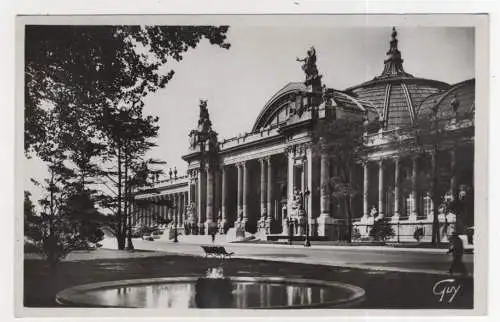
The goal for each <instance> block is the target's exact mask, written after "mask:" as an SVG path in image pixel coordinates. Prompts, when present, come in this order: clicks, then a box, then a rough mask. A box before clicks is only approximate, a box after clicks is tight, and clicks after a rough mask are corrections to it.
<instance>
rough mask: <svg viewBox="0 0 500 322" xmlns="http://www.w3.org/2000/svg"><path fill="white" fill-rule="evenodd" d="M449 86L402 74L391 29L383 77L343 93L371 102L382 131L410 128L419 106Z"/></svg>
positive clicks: (401, 64)
mask: <svg viewBox="0 0 500 322" xmlns="http://www.w3.org/2000/svg"><path fill="white" fill-rule="evenodd" d="M449 87H450V85H449V84H446V83H443V82H439V81H435V80H430V79H424V78H418V77H414V76H413V75H411V74H409V73H407V72H405V71H404V68H403V59H402V58H401V52H400V51H399V49H398V39H397V31H396V29H395V28H393V29H392V37H391V41H390V48H389V51H388V52H387V58H386V59H385V60H384V70H383V71H382V74H381V75H380V76H378V77H375V78H374V79H372V80H370V81H367V82H364V83H362V84H360V85H356V86H353V87H350V88H348V89H346V92H347V93H348V94H350V95H351V96H353V97H355V98H357V99H359V100H363V101H367V102H370V103H371V104H373V106H375V107H376V109H377V111H378V113H379V118H380V120H381V121H382V124H383V126H384V128H385V129H394V128H404V127H408V126H410V125H411V124H412V123H413V121H414V120H415V117H416V115H417V109H418V107H419V106H420V104H421V103H422V102H423V101H424V100H425V99H426V98H427V97H429V96H430V95H433V94H436V93H439V92H442V91H444V90H447V89H448V88H449Z"/></svg>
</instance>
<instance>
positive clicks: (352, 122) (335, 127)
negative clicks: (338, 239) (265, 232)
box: [313, 118, 363, 242]
mask: <svg viewBox="0 0 500 322" xmlns="http://www.w3.org/2000/svg"><path fill="white" fill-rule="evenodd" d="M315 135H316V136H317V137H319V140H317V143H316V144H314V146H313V153H314V154H315V155H326V156H327V157H328V158H329V160H330V164H331V169H332V170H333V172H331V173H330V178H329V179H328V181H327V182H326V183H325V185H324V186H322V187H320V188H321V189H325V190H326V192H327V193H328V194H329V195H330V196H331V197H333V198H335V199H336V200H337V201H338V202H341V203H342V204H343V205H344V209H345V211H346V222H347V232H346V233H347V234H346V235H347V236H346V237H347V238H346V239H347V241H348V242H351V241H352V217H353V214H352V207H351V201H352V198H353V197H355V196H356V195H358V194H359V193H360V192H361V187H359V186H358V184H357V183H356V181H355V180H354V179H353V176H354V165H355V164H356V163H357V162H359V161H360V160H361V156H362V154H363V123H362V120H359V119H348V118H342V119H336V120H328V121H325V122H321V123H319V124H318V126H317V128H316V134H315Z"/></svg>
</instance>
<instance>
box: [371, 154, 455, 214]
mask: <svg viewBox="0 0 500 322" xmlns="http://www.w3.org/2000/svg"><path fill="white" fill-rule="evenodd" d="M446 153H448V154H449V161H450V162H449V165H448V166H449V169H450V174H451V175H450V183H449V190H450V191H451V192H455V191H457V178H456V175H455V171H456V170H455V167H456V161H455V153H456V152H455V150H453V149H452V150H449V151H447V152H446ZM408 159H410V160H411V166H410V167H411V192H410V193H409V195H408V199H406V198H403V196H402V193H401V180H402V173H401V172H402V170H403V169H405V170H407V168H405V166H403V165H402V161H403V160H402V158H401V157H400V156H394V157H389V158H383V159H379V160H370V161H365V162H363V163H362V166H363V217H368V216H369V215H370V212H371V210H370V207H369V187H370V186H371V182H370V166H369V165H370V164H373V163H375V164H376V165H377V172H378V175H377V180H378V196H377V198H378V200H377V209H376V210H377V215H378V216H380V217H383V216H386V215H388V214H392V217H393V218H399V217H408V218H410V219H416V218H417V217H419V216H422V215H423V213H422V209H420V200H421V199H422V197H423V196H422V195H421V194H422V191H420V190H421V189H420V188H421V187H419V183H418V182H417V181H418V180H419V179H418V176H419V172H420V171H421V169H419V166H420V163H419V160H420V159H419V157H418V156H411V157H409V158H408ZM434 162H436V158H435V156H434V155H433V154H431V166H432V164H433V163H434ZM389 165H393V167H394V174H393V176H392V178H393V179H394V182H393V183H392V184H390V183H389V186H392V187H393V198H394V199H393V205H392V209H386V206H387V203H386V201H387V200H386V199H385V198H386V193H385V192H386V191H385V189H386V188H387V187H386V186H387V185H386V183H385V182H384V178H385V177H386V175H385V174H386V171H387V170H388V166H389ZM425 170H427V171H429V169H425ZM438 171H439V170H438ZM408 173H410V171H408ZM406 201H407V202H408V203H409V205H408V206H407V207H405V208H406V212H403V211H402V207H401V205H402V202H406ZM373 206H375V205H373ZM389 207H390V205H389Z"/></svg>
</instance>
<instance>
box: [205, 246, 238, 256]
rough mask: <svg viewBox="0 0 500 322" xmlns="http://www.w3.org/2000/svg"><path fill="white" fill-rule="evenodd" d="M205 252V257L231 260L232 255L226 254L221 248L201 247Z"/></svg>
mask: <svg viewBox="0 0 500 322" xmlns="http://www.w3.org/2000/svg"><path fill="white" fill-rule="evenodd" d="M201 248H203V250H204V251H205V257H208V256H211V257H220V258H227V257H229V258H231V256H232V255H233V254H234V253H232V252H231V253H228V252H227V251H226V249H225V248H224V247H223V246H201Z"/></svg>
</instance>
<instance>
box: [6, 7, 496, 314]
mask: <svg viewBox="0 0 500 322" xmlns="http://www.w3.org/2000/svg"><path fill="white" fill-rule="evenodd" d="M462 16H463V17H462V18H464V17H466V18H467V19H460V17H452V18H454V19H448V18H450V17H449V16H446V15H438V14H436V15H435V17H433V18H432V19H429V18H427V19H426V20H422V21H424V22H419V21H420V20H418V16H414V17H412V16H411V15H407V16H406V17H402V16H401V15H400V16H398V17H396V16H391V15H388V16H385V17H382V16H378V17H377V16H375V17H370V16H369V15H365V16H363V15H353V16H346V15H321V16H316V17H315V16H307V15H296V16H287V15H282V16H280V15H275V16H273V15H270V16H269V15H268V16H258V15H255V16H244V15H242V16H237V15H232V16H231V15H227V16H195V15H193V16H184V17H176V16H168V15H164V16H162V15H158V16H152V17H149V18H148V16H144V17H142V16H128V17H122V19H113V17H112V16H109V17H93V18H95V19H90V18H89V17H87V18H85V17H77V16H74V17H71V16H66V17H62V16H60V17H50V16H46V17H41V16H31V17H30V16H24V17H18V18H17V21H16V41H17V42H18V46H17V47H16V49H17V52H16V56H17V59H18V62H17V65H16V73H17V74H16V75H18V77H19V79H20V81H19V82H17V84H18V85H20V86H21V87H20V88H17V91H18V92H19V93H20V94H19V95H18V98H19V99H18V102H17V109H18V112H19V117H17V121H18V125H19V126H20V127H21V128H22V133H21V136H22V137H21V138H19V140H17V143H16V144H17V146H16V149H17V150H18V151H19V153H17V156H18V158H17V161H16V162H17V164H16V167H17V168H18V171H17V172H16V173H17V174H19V175H20V176H19V177H18V178H16V179H17V180H18V181H19V185H18V186H19V189H17V190H19V191H16V193H18V194H22V198H21V199H22V200H23V205H22V206H19V207H18V209H19V210H20V211H22V212H23V215H21V213H20V212H19V213H18V214H16V216H17V217H16V218H17V222H18V224H17V227H18V229H17V231H16V243H17V245H16V247H17V250H18V256H19V260H18V263H17V264H18V265H17V268H16V270H17V272H16V273H17V275H18V280H19V281H20V284H18V285H17V286H16V287H18V288H19V294H21V295H20V296H19V298H18V300H19V301H20V303H18V307H20V308H21V311H25V310H28V311H30V312H31V314H32V315H36V314H35V313H33V312H36V310H37V309H42V308H43V309H51V312H53V316H57V315H58V312H63V311H65V310H68V309H74V308H78V309H92V310H96V311H99V312H106V310H109V309H117V308H118V309H128V310H129V311H133V312H136V313H137V312H143V311H144V312H145V311H146V310H144V309H155V311H157V312H162V314H163V315H164V316H170V315H178V316H183V315H186V316H188V315H189V314H190V312H191V313H192V312H198V314H203V312H204V311H206V312H209V311H211V310H216V312H219V313H221V314H223V313H224V312H233V314H235V315H236V316H237V315H238V314H241V313H238V312H267V310H273V312H288V314H295V313H294V312H299V311H300V312H304V311H311V312H313V311H316V310H318V309H321V310H326V312H327V313H325V314H332V315H334V314H336V312H338V310H346V309H349V311H351V310H354V311H356V310H360V312H365V314H366V312H370V311H375V310H377V309H384V310H398V312H401V311H403V313H402V314H404V311H405V310H406V311H414V310H431V311H433V312H438V311H446V312H455V311H456V312H459V313H458V314H461V315H464V314H465V315H474V314H475V315H477V314H478V312H477V310H478V294H479V296H481V298H484V297H485V293H481V292H483V291H484V292H486V286H485V285H486V284H487V283H486V281H485V278H486V276H481V278H482V284H479V281H478V276H477V272H478V269H479V268H480V267H481V266H480V265H485V261H484V259H485V257H486V255H487V254H486V251H487V249H486V247H484V245H486V244H484V238H485V237H486V233H487V232H486V227H485V226H486V218H487V216H488V212H486V211H485V209H486V208H485V206H484V204H485V200H486V197H487V196H486V195H485V194H484V191H485V189H484V188H483V187H484V186H485V183H484V182H483V183H482V184H481V187H478V182H479V181H478V176H479V175H481V178H485V174H484V173H486V172H485V171H486V162H485V160H482V159H478V149H480V145H481V144H482V145H484V144H485V143H484V142H482V143H481V142H478V136H477V132H476V121H478V122H480V123H478V124H480V127H481V126H482V127H485V126H487V123H485V122H487V120H485V119H484V118H483V119H482V120H480V117H479V116H480V115H482V116H484V115H486V114H485V111H487V110H488V108H489V107H488V102H487V100H484V99H480V95H479V94H478V98H477V101H476V91H477V92H478V93H486V94H487V93H488V87H487V84H488V83H487V81H488V79H487V78H485V77H487V76H485V75H484V74H481V73H478V70H479V66H478V61H481V57H483V58H484V57H485V56H484V55H482V56H481V51H485V50H486V49H487V45H488V44H487V42H485V41H484V39H485V38H484V37H483V38H481V35H482V32H484V31H485V30H487V19H486V18H487V16H486V15H462ZM106 19H107V20H106ZM447 19H448V20H447ZM446 21H450V22H449V23H447V22H446ZM430 22H431V23H430ZM452 22H453V23H452ZM479 39H481V41H479ZM19 50H21V51H19ZM483 70H484V69H483ZM485 84H486V86H484V85H485ZM483 139H484V138H483ZM483 149H484V148H483ZM483 156H484V154H483ZM482 162H484V163H482ZM478 170H479V172H482V174H479V173H478ZM483 172H484V173H483ZM478 191H481V192H482V193H478ZM18 199H19V198H18ZM481 204H482V205H483V206H482V208H481V209H482V211H481V212H478V211H477V209H478V207H481ZM480 217H481V218H480ZM481 241H482V242H483V243H482V244H481V243H480V242H481ZM481 245H483V247H481ZM478 256H480V257H478ZM483 262H484V263H483ZM482 271H484V270H482ZM480 307H481V308H482V307H483V306H482V305H481V306H480ZM131 309H136V310H131ZM299 309H300V310H299ZM79 312H85V311H82V310H80V311H79ZM89 312H90V311H89ZM126 312H128V311H126ZM148 312H151V311H148ZM199 312H201V313H199ZM328 312H330V313H328ZM368 314H369V313H368ZM80 316H81V315H80ZM160 316H161V315H160Z"/></svg>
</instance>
